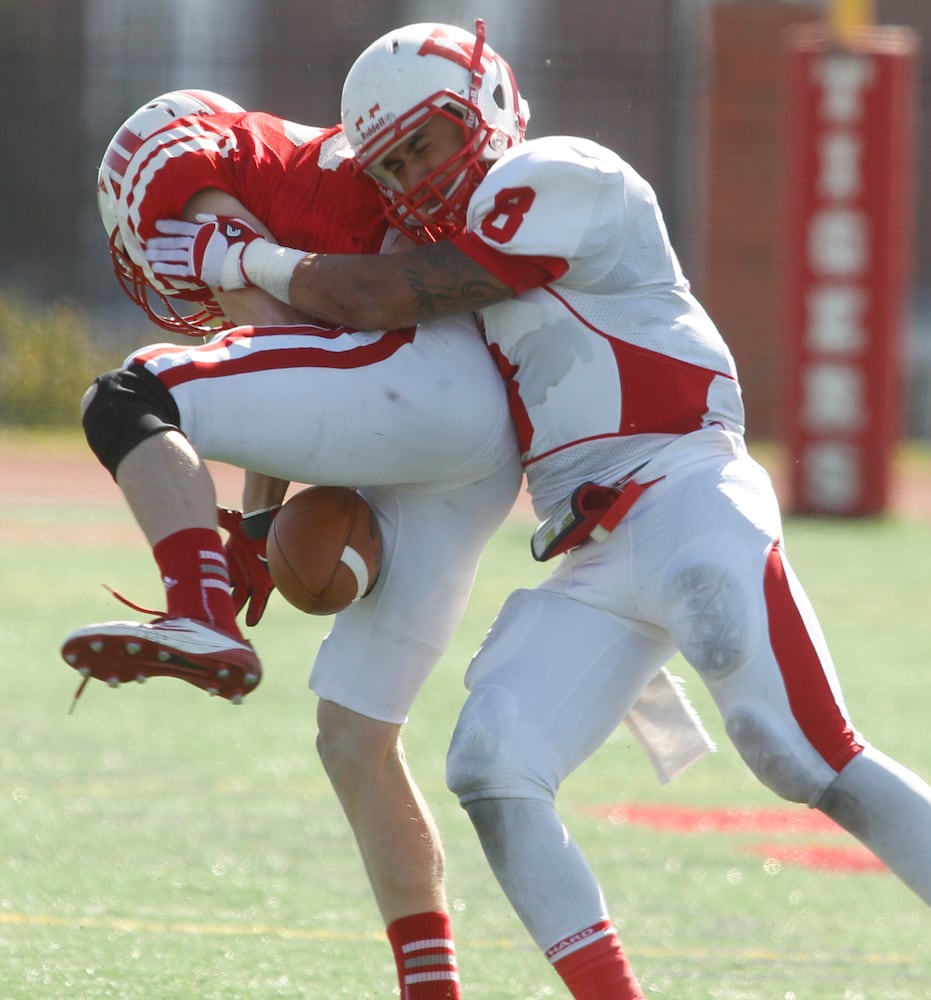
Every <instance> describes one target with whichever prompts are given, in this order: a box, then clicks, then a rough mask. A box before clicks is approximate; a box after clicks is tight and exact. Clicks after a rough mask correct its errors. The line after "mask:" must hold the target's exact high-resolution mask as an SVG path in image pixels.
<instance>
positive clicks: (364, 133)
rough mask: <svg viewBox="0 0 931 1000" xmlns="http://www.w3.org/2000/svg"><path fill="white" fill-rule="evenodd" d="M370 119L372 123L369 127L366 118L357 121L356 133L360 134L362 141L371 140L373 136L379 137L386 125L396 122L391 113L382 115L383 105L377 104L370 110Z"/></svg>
mask: <svg viewBox="0 0 931 1000" xmlns="http://www.w3.org/2000/svg"><path fill="white" fill-rule="evenodd" d="M376 115H377V116H378V117H377V118H376V117H375V116H376ZM369 118H370V119H372V121H370V122H369V123H368V124H367V125H366V124H365V119H364V118H357V119H356V131H357V132H358V133H359V138H360V139H371V138H372V136H373V135H377V134H378V133H379V132H380V131H381V130H382V129H383V128H384V127H385V126H386V125H389V124H390V123H391V122H392V121H394V118H395V116H394V115H393V114H390V113H389V114H381V105H380V104H376V105H374V106H373V107H371V108H369Z"/></svg>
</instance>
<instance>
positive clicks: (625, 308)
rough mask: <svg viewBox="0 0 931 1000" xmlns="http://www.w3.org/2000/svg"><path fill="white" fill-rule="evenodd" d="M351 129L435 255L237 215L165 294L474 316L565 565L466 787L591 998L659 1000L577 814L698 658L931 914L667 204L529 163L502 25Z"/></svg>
mask: <svg viewBox="0 0 931 1000" xmlns="http://www.w3.org/2000/svg"><path fill="white" fill-rule="evenodd" d="M342 117H343V124H344V128H345V130H346V135H347V137H348V138H349V141H350V142H351V143H352V145H353V147H354V149H355V152H356V156H357V158H358V160H359V162H360V164H361V166H362V167H363V168H364V169H365V170H367V171H368V172H369V173H370V174H371V175H372V176H373V177H374V178H375V179H376V180H377V181H378V182H379V184H380V185H381V186H382V190H383V193H384V196H385V202H386V211H387V212H388V214H389V217H390V218H391V220H392V221H393V222H394V223H395V224H396V225H397V226H398V227H399V228H401V229H402V231H405V232H408V233H414V234H415V235H416V236H418V237H419V238H420V240H421V241H422V242H424V243H429V245H425V246H421V247H418V248H416V249H414V250H412V251H410V252H409V253H404V254H399V255H397V256H394V257H381V258H377V259H376V258H367V257H361V256H327V255H304V254H301V253H300V252H297V251H293V252H292V251H281V250H280V249H278V248H271V247H269V246H267V245H266V244H264V243H263V241H261V240H253V241H252V242H250V243H249V245H248V246H247V247H246V248H245V252H242V247H241V245H235V244H234V243H233V242H232V241H230V240H228V239H227V238H225V237H224V236H223V234H222V229H221V227H220V223H218V222H217V221H211V220H205V221H203V222H202V224H201V225H199V226H198V225H184V224H177V223H174V222H170V221H166V222H165V223H164V224H162V225H161V226H160V227H159V228H160V230H161V231H162V233H163V234H164V236H163V238H160V239H155V240H153V241H151V242H150V244H149V248H148V250H147V254H148V256H149V259H150V262H151V264H152V266H153V268H154V269H155V270H156V271H157V272H162V273H165V274H176V275H180V276H185V275H196V276H199V277H202V278H203V277H205V276H206V277H211V275H212V278H211V280H212V281H214V282H216V281H220V282H221V283H222V282H223V281H226V282H228V285H229V287H233V288H237V287H247V286H249V285H250V284H254V285H258V286H260V287H263V288H265V289H266V290H267V291H269V292H271V293H272V294H274V295H275V296H276V297H277V298H279V299H280V300H281V301H282V302H289V303H290V304H292V305H293V306H295V307H297V308H299V309H302V310H306V311H307V312H309V313H311V314H313V315H315V316H323V317H326V318H327V319H329V320H330V321H333V322H345V323H350V324H352V325H353V326H356V327H359V328H362V329H365V328H368V327H372V326H383V325H384V326H389V327H391V326H398V325H404V324H407V323H413V322H420V321H423V320H425V319H428V318H431V317H435V316H440V315H450V314H453V313H455V312H456V311H457V310H474V311H476V312H477V314H478V315H479V318H480V321H481V324H482V327H483V329H484V332H485V337H486V340H487V342H488V345H489V348H490V350H491V352H492V355H493V356H494V357H495V359H496V361H497V363H498V368H499V370H500V372H501V375H502V377H503V378H504V380H505V383H506V385H507V388H508V396H509V400H510V405H511V412H512V415H513V418H514V421H515V424H516V426H517V430H518V437H519V441H520V449H521V452H522V458H523V464H524V470H525V473H526V475H527V481H528V484H529V489H530V493H531V497H532V501H533V504H534V507H535V510H536V512H537V514H538V516H539V517H540V519H541V525H540V528H539V529H538V531H537V532H536V534H535V536H534V551H535V554H536V555H537V557H538V558H540V559H547V558H549V557H551V556H553V555H557V554H562V558H561V561H560V562H559V563H558V564H557V565H556V568H555V569H554V571H553V573H552V575H551V576H550V577H549V578H548V579H547V580H546V581H545V582H544V583H542V584H541V585H540V586H538V587H537V588H536V589H535V590H520V591H517V592H515V593H514V594H512V595H511V596H510V597H509V598H508V600H507V602H506V603H505V605H504V607H503V608H502V609H501V612H500V614H499V616H498V618H497V620H496V621H495V623H494V625H493V627H492V629H491V631H490V633H489V635H488V637H487V640H486V641H485V642H484V643H483V645H482V647H481V649H480V650H479V652H478V653H477V655H476V656H475V658H474V660H473V662H472V664H471V665H470V667H469V670H468V674H467V687H468V688H469V691H470V694H469V697H468V700H467V702H466V704H465V706H464V709H463V711H462V714H461V717H460V719H459V723H458V726H457V728H456V732H455V734H454V736H453V740H452V744H451V747H450V750H449V755H448V766H447V776H448V781H449V785H450V788H451V789H452V790H453V791H454V792H455V793H456V794H457V795H458V796H459V800H460V802H461V803H462V805H463V806H464V807H465V809H466V811H467V812H468V814H469V817H470V818H471V820H472V822H473V824H474V826H475V829H476V831H477V833H478V836H479V838H480V840H481V842H482V845H483V848H484V850H485V853H486V855H487V857H488V860H489V862H490V864H491V867H492V869H493V870H494V872H495V875H496V876H497V878H498V880H499V882H500V883H501V886H502V887H503V889H504V891H505V893H506V894H507V895H508V897H509V899H510V900H511V902H512V904H513V906H514V907H515V910H516V911H517V913H518V914H519V915H520V917H521V919H522V920H523V922H524V924H525V925H526V927H527V929H528V931H529V932H530V934H531V935H532V937H533V938H534V940H535V941H536V943H537V944H538V946H539V947H540V948H541V950H542V951H543V952H544V953H545V955H546V956H547V958H548V959H549V960H550V961H551V962H552V964H553V965H554V966H555V968H556V970H557V971H558V972H559V973H560V975H561V976H562V977H563V980H564V981H565V983H566V985H567V987H568V989H569V991H570V992H571V994H572V996H574V997H577V998H596V997H597V998H605V997H611V998H612V1000H633V998H639V997H642V995H643V994H642V990H641V988H640V987H639V985H638V983H637V981H636V978H635V976H634V973H633V972H632V971H631V969H630V966H629V964H628V962H627V961H626V958H625V956H624V954H623V951H622V949H621V946H620V943H619V941H618V937H617V934H616V932H615V930H614V928H613V926H612V923H611V920H610V917H609V915H608V910H607V908H606V904H605V901H604V899H603V897H602V893H601V891H600V889H599V886H598V883H597V881H596V879H595V876H594V874H593V873H592V871H591V870H590V867H589V865H588V864H587V862H586V861H585V859H584V858H583V857H582V855H581V853H580V852H579V850H578V849H577V848H576V846H575V844H574V843H573V842H572V840H571V839H569V838H568V836H567V834H566V831H565V830H564V828H563V825H562V823H561V821H560V818H559V816H558V814H557V811H556V808H555V797H556V792H557V790H558V788H559V786H560V783H561V782H562V781H563V780H564V779H565V778H566V777H567V776H568V775H569V774H570V773H571V772H572V771H573V770H574V769H575V768H576V767H577V766H578V765H579V764H580V763H581V762H582V761H584V760H585V759H586V758H587V757H588V756H589V755H590V754H591V753H592V752H593V751H594V750H595V749H596V748H597V747H599V746H600V745H601V744H602V743H603V742H604V740H605V739H606V738H607V737H608V735H609V734H610V733H611V732H612V731H613V730H614V728H615V727H616V726H617V724H618V722H619V721H620V720H621V719H622V718H623V717H624V715H625V713H626V712H627V711H628V710H629V708H630V707H631V705H632V704H633V703H634V701H635V699H636V698H637V696H638V694H639V693H640V692H641V691H642V690H643V688H644V685H646V684H647V682H648V681H649V680H650V678H652V677H653V676H654V675H655V674H656V672H657V671H658V670H660V668H661V667H662V665H663V664H664V663H666V662H667V661H668V660H669V659H670V658H671V657H672V656H673V655H674V654H675V652H676V651H677V650H678V651H681V653H682V654H683V655H684V657H685V659H686V660H687V661H688V662H689V663H690V664H691V666H692V667H693V668H694V669H695V671H696V673H697V675H698V676H699V677H700V678H701V680H702V681H703V682H704V683H705V684H706V685H707V687H708V690H709V691H710V693H711V695H712V697H713V698H714V701H715V703H716V704H717V707H718V708H719V709H720V711H721V714H722V716H723V719H724V723H725V727H726V732H727V734H728V736H729V738H730V739H731V740H732V742H733V744H734V746H735V747H736V749H737V751H738V752H739V754H740V755H741V757H742V758H743V759H744V761H745V762H746V763H747V765H748V766H749V767H750V769H751V770H752V772H753V773H754V774H755V775H756V777H757V778H758V779H759V780H760V781H761V782H762V783H763V784H765V785H766V786H767V787H769V788H770V789H772V790H773V791H774V792H775V793H776V794H777V795H779V796H781V797H783V798H784V799H787V800H789V801H792V802H799V803H805V804H806V805H808V806H809V807H811V808H815V809H819V810H821V811H822V812H824V813H825V814H826V815H828V816H830V817H831V818H833V819H834V820H835V821H836V822H838V823H839V824H840V825H841V826H842V827H844V828H845V829H846V830H848V831H849V832H850V833H851V834H852V835H853V836H854V837H856V838H857V839H859V840H860V841H861V842H862V843H863V844H864V845H865V846H866V847H868V848H869V849H870V850H872V851H873V852H874V853H875V854H876V855H877V856H878V857H879V858H881V859H882V860H883V861H884V862H885V864H886V865H887V866H888V867H889V868H890V869H891V870H892V871H893V872H895V873H896V874H897V875H898V876H899V878H900V879H901V880H902V881H903V882H904V883H905V884H906V885H908V886H909V887H910V888H911V889H912V890H914V892H916V893H917V894H918V895H919V896H920V897H921V898H922V899H923V900H924V901H925V902H928V903H931V788H929V786H928V785H927V784H926V783H925V781H923V780H922V779H920V778H919V777H917V776H916V775H915V774H913V773H911V772H910V771H908V770H906V768H904V767H903V766H901V765H900V764H898V763H897V762H895V761H893V760H891V759H889V758H888V757H887V756H885V755H883V754H882V753H881V752H879V751H878V750H877V749H875V748H874V747H873V746H871V745H870V744H869V743H868V742H867V741H866V740H865V739H864V738H863V737H862V736H861V735H860V734H859V733H858V731H857V730H856V729H855V727H854V725H853V722H852V721H851V720H850V718H849V716H848V712H847V709H846V707H845V705H844V701H843V697H842V694H841V689H840V684H839V682H838V678H837V674H836V672H835V668H834V665H833V663H832V661H831V657H830V654H829V652H828V648H827V644H826V642H825V639H824V636H823V635H822V632H821V629H820V627H819V625H818V621H817V619H816V616H815V613H814V611H813V609H812V607H811V605H810V604H809V602H808V600H807V598H806V596H805V593H804V591H803V589H802V587H801V584H800V583H799V581H798V580H797V578H796V576H795V575H794V573H793V571H792V569H791V567H790V565H789V561H788V559H787V556H786V551H785V545H784V540H783V531H782V525H781V521H780V512H779V507H778V503H777V499H776V496H775V494H774V491H773V487H772V484H771V482H770V480H769V477H768V476H767V474H766V473H765V471H764V470H763V469H762V468H761V467H760V466H759V465H758V464H757V463H756V462H755V461H754V460H753V459H752V458H751V457H750V456H749V454H748V453H747V449H746V446H745V443H744V437H743V432H744V427H743V408H742V403H741V393H740V386H739V383H738V379H737V373H736V370H735V366H734V362H733V360H732V358H731V354H730V352H729V350H728V348H727V346H726V344H725V343H724V341H723V339H722V337H721V335H720V333H719V332H718V330H717V329H716V328H715V326H714V324H713V322H712V320H711V319H710V318H709V317H708V315H707V314H706V312H705V310H704V309H703V308H702V306H701V305H700V303H699V302H698V301H697V300H696V298H695V296H694V295H693V294H692V293H691V291H690V290H689V285H688V282H687V281H686V279H685V277H684V276H683V273H682V270H681V268H680V266H679V262H678V261H677V259H676V255H675V253H674V250H673V248H672V246H671V244H670V241H669V237H668V235H667V231H666V227H665V224H664V221H663V217H662V214H661V212H660V209H659V207H658V205H657V202H656V198H655V196H654V193H653V191H652V189H651V187H650V185H649V184H648V183H647V182H646V181H645V180H644V179H643V178H642V177H640V176H639V175H638V174H637V173H636V171H635V170H634V169H633V168H632V167H631V166H630V165H629V164H628V163H626V162H624V161H623V160H622V159H621V158H620V157H619V156H617V155H616V154H615V153H613V152H611V151H610V150H608V149H605V148H604V147H602V146H600V145H598V144H597V143H594V142H591V141H589V140H586V139H580V138H572V137H566V136H553V137H548V138H541V139H535V140H530V141H524V126H525V120H526V108H525V105H524V103H523V101H522V100H521V98H520V95H519V94H518V91H517V88H516V85H515V82H514V78H513V75H512V74H511V72H510V70H509V68H508V66H507V64H506V63H505V62H504V61H503V60H502V59H501V58H500V57H499V56H497V55H496V54H495V53H494V52H493V51H492V50H491V49H490V48H489V46H488V45H487V44H485V42H484V30H483V26H482V25H481V23H480V22H478V23H477V25H476V34H475V35H473V34H471V33H469V32H466V31H463V30H461V29H459V28H455V27H452V26H447V25H438V24H426V25H424V24H419V25H412V26H408V27H406V28H402V29H398V30H396V31H392V32H389V33H388V34H387V35H385V36H384V37H383V38H380V39H379V40H378V41H376V42H375V43H374V44H373V45H372V46H370V47H369V48H368V49H367V50H366V51H365V52H363V53H362V55H361V56H360V57H359V59H358V60H357V61H356V63H355V64H354V65H353V67H352V68H351V70H350V72H349V74H348V76H347V78H346V81H345V85H344V89H343V100H342ZM215 260H216V261H221V262H226V264H227V267H226V269H225V270H224V271H223V272H222V274H221V273H220V271H219V269H218V268H217V265H216V264H214V263H212V262H213V261H215ZM529 829H532V830H533V835H532V836H527V835H526V831H527V830H529Z"/></svg>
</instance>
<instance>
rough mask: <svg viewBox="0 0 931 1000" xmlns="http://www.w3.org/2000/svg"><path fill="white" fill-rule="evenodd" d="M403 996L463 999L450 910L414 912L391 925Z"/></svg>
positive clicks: (428, 999) (408, 998) (425, 999)
mask: <svg viewBox="0 0 931 1000" xmlns="http://www.w3.org/2000/svg"><path fill="white" fill-rule="evenodd" d="M388 940H389V941H390V942H391V948H392V950H393V951H394V961H395V964H396V965H397V968H398V982H399V983H400V984H401V1000H462V993H461V992H460V991H459V972H458V969H457V968H456V946H455V944H454V943H453V932H452V925H451V924H450V920H449V917H448V915H447V914H445V913H441V912H434V913H413V914H411V916H409V917H401V918H400V919H399V920H394V921H392V922H391V923H390V924H389V925H388Z"/></svg>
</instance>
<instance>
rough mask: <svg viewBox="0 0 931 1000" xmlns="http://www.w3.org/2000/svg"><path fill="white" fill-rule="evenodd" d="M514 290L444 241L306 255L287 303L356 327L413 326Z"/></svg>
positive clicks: (503, 296) (492, 300) (470, 308)
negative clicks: (399, 249)
mask: <svg viewBox="0 0 931 1000" xmlns="http://www.w3.org/2000/svg"><path fill="white" fill-rule="evenodd" d="M258 283H259V284H261V283H262V282H261V280H259V281H258ZM513 294H514V293H513V292H512V290H511V289H510V288H509V287H508V286H507V285H505V284H504V283H503V282H502V281H500V280H499V279H498V278H496V277H495V276H494V275H492V274H491V273H489V272H488V271H486V270H485V269H484V268H483V267H481V266H480V265H478V264H477V263H476V262H475V261H474V260H472V259H471V258H470V257H468V256H467V255H466V254H464V253H462V251H461V250H459V249H458V248H457V247H455V246H454V245H453V244H452V243H447V242H441V243H433V244H430V245H429V246H422V247H417V248H416V249H414V250H411V251H409V252H406V253H399V254H391V255H387V256H381V257H372V256H367V255H353V256H348V255H328V254H313V255H308V256H306V257H304V258H303V259H302V260H301V261H299V262H298V264H297V266H296V267H295V269H294V272H293V275H292V277H291V281H290V286H289V297H290V301H291V305H292V306H294V307H295V308H297V309H299V310H300V311H301V312H306V313H309V314H310V315H313V316H318V317H320V318H321V319H324V320H326V321H327V322H330V323H339V324H343V325H346V326H350V327H353V328H356V329H360V330H382V329H386V330H390V329H395V328H397V327H405V326H414V325H416V324H418V323H420V322H422V321H424V320H429V319H432V318H434V317H436V316H450V315H455V314H456V313H462V312H469V311H473V310H476V309H481V308H483V307H485V306H488V305H491V304H493V303H495V302H501V301H503V300H504V299H508V298H511V297H512V296H513Z"/></svg>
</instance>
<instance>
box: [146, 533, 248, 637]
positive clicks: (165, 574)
mask: <svg viewBox="0 0 931 1000" xmlns="http://www.w3.org/2000/svg"><path fill="white" fill-rule="evenodd" d="M152 553H153V555H154V556H155V561H156V563H158V568H159V571H160V573H161V574H162V583H163V584H164V585H165V595H166V598H167V601H168V614H169V615H170V616H171V617H173V618H195V619H196V620H197V621H201V622H207V624H209V625H215V626H216V627H217V628H220V629H222V630H223V631H224V632H228V633H230V634H231V635H234V636H237V637H238V636H240V632H239V628H238V627H237V625H236V613H235V611H234V609H233V599H232V598H231V597H230V577H229V570H228V568H227V565H226V553H225V552H224V551H223V542H222V541H221V540H220V535H219V532H216V531H211V530H210V529H209V528H187V529H185V530H183V531H177V532H175V533H174V534H173V535H168V536H166V537H165V538H163V539H162V540H161V541H160V542H157V543H156V544H155V545H154V546H153V548H152Z"/></svg>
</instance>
